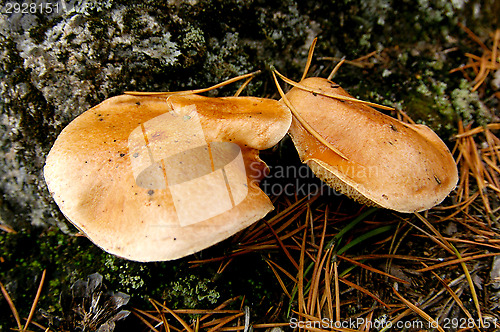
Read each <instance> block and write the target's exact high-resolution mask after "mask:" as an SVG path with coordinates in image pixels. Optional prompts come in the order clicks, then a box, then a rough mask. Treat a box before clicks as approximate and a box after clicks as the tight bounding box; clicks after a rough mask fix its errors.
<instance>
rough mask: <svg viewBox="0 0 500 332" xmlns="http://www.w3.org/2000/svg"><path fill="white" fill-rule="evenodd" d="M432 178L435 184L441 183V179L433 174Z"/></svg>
mask: <svg viewBox="0 0 500 332" xmlns="http://www.w3.org/2000/svg"><path fill="white" fill-rule="evenodd" d="M434 180H436V182H437V184H441V180H439V178H438V177H437V176H435V175H434Z"/></svg>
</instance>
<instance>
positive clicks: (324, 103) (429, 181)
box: [286, 77, 458, 212]
mask: <svg viewBox="0 0 500 332" xmlns="http://www.w3.org/2000/svg"><path fill="white" fill-rule="evenodd" d="M300 83H301V84H302V85H305V86H307V87H310V88H313V89H316V90H319V91H321V92H324V93H328V94H334V95H338V96H347V97H351V96H350V95H349V94H348V93H347V92H346V91H345V90H343V89H342V88H340V87H339V86H338V85H336V84H334V83H333V82H331V81H329V80H327V79H323V78H318V77H312V78H307V79H305V80H303V81H301V82H300ZM286 97H287V98H288V100H289V101H290V103H291V104H292V105H293V106H294V107H295V109H296V111H297V112H299V113H300V115H301V116H302V118H304V119H305V121H307V122H308V123H309V125H310V126H312V127H313V128H314V129H315V130H316V131H317V132H318V133H319V134H320V135H321V136H322V137H323V138H324V139H326V140H327V141H328V142H329V143H330V144H332V145H333V146H334V147H335V148H337V149H338V150H339V151H340V152H341V153H342V154H344V156H345V157H347V159H344V158H342V157H341V156H339V155H338V154H337V153H335V152H333V151H332V150H331V149H328V148H327V147H326V146H325V145H324V144H321V143H320V142H319V141H318V140H317V139H316V138H314V137H313V136H312V135H311V134H310V133H309V132H308V131H307V130H305V129H304V127H303V126H302V125H301V124H300V123H299V122H298V121H297V120H296V119H295V118H294V119H293V121H292V125H291V127H290V130H289V133H290V136H291V137H292V140H293V142H294V144H295V147H296V148H297V151H298V153H299V156H300V158H301V160H302V161H303V162H304V163H307V164H308V165H309V167H310V168H311V169H312V170H313V172H314V173H315V174H316V175H317V176H318V177H319V178H321V179H322V180H323V181H325V182H326V183H327V184H328V185H330V186H332V187H333V188H335V189H337V190H339V191H340V192H342V193H344V194H345V195H347V196H349V197H351V198H353V199H356V200H358V201H360V202H361V203H366V204H369V205H375V206H380V207H384V208H387V209H392V210H396V211H400V212H415V211H422V210H427V209H430V208H431V207H433V206H435V205H437V204H439V203H440V202H441V201H442V200H443V199H444V198H445V197H446V196H447V195H448V194H449V193H450V191H451V190H453V188H454V187H455V186H456V184H457V182H458V172H457V167H456V165H455V161H454V160H453V157H452V155H451V153H450V151H449V149H448V148H447V147H446V145H445V144H444V143H443V142H442V141H441V139H440V138H439V137H438V136H437V135H436V134H435V133H434V132H433V131H432V130H431V129H429V128H428V127H427V126H424V125H412V124H406V123H403V122H401V121H398V120H397V119H394V118H392V117H390V116H387V115H385V114H383V113H380V112H378V111H376V110H375V109H373V108H371V107H369V106H366V105H363V104H362V103H360V102H352V101H341V100H338V99H334V98H331V97H326V96H322V95H320V94H313V93H311V92H307V91H304V90H302V89H300V88H297V87H294V88H293V89H291V90H290V91H289V92H288V93H287V94H286Z"/></svg>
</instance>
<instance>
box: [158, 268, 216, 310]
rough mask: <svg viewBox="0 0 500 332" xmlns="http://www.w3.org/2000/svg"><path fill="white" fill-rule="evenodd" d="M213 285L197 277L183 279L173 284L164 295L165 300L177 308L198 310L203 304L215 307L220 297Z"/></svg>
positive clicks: (207, 280) (191, 276) (190, 276)
mask: <svg viewBox="0 0 500 332" xmlns="http://www.w3.org/2000/svg"><path fill="white" fill-rule="evenodd" d="M213 287H214V286H213V283H212V282H211V281H210V280H209V279H206V278H203V279H200V278H199V277H197V276H195V275H189V276H186V277H181V278H179V280H176V281H174V282H172V283H171V284H170V285H169V286H168V287H167V289H166V291H165V293H164V298H165V299H167V300H168V301H169V303H171V304H172V305H174V306H175V307H186V308H196V307H202V306H203V304H206V305H213V304H214V303H216V302H217V300H218V299H219V297H220V294H219V292H217V290H216V289H214V288H213Z"/></svg>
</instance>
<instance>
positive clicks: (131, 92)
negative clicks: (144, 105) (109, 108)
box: [124, 70, 260, 96]
mask: <svg viewBox="0 0 500 332" xmlns="http://www.w3.org/2000/svg"><path fill="white" fill-rule="evenodd" d="M258 74H260V70H257V71H254V72H251V73H248V74H244V75H240V76H236V77H233V78H231V79H228V80H227V81H224V82H221V83H218V84H215V85H212V86H210V87H208V88H203V89H195V90H185V91H168V92H142V91H125V92H124V94H126V95H132V96H165V95H166V96H170V95H178V96H182V95H190V94H194V93H203V92H207V91H210V90H215V89H218V88H220V87H223V86H225V85H228V84H231V83H234V82H237V81H239V80H242V79H245V78H249V77H251V78H253V77H254V76H255V75H258ZM247 84H248V83H247V82H245V83H244V84H243V87H245V86H246V85H247ZM238 91H239V90H238ZM239 92H240V93H241V91H239Z"/></svg>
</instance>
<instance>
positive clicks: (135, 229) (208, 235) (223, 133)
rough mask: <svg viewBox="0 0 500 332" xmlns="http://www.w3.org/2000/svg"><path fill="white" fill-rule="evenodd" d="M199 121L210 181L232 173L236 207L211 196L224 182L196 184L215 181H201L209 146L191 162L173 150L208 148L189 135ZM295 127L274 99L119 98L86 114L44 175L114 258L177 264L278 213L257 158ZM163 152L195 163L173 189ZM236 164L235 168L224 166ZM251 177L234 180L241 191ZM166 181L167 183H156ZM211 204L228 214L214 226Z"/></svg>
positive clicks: (67, 133)
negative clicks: (264, 188)
mask: <svg viewBox="0 0 500 332" xmlns="http://www.w3.org/2000/svg"><path fill="white" fill-rule="evenodd" d="M193 111H195V113H193ZM193 114H194V115H195V116H196V119H198V120H199V122H198V123H199V124H201V127H202V129H203V134H204V136H205V137H204V139H205V140H206V143H207V145H209V146H210V151H211V157H210V159H209V161H208V165H209V166H208V167H210V161H211V162H212V169H210V168H209V171H208V173H210V171H211V170H213V169H214V168H215V171H218V173H217V174H219V175H220V174H222V175H224V174H225V175H224V177H223V178H224V179H225V180H226V184H227V186H228V190H230V192H231V193H230V194H231V195H233V198H232V201H231V202H232V203H233V206H232V207H231V206H230V207H229V208H228V206H227V199H226V198H227V197H219V196H220V194H221V192H222V191H221V190H215V191H210V190H207V186H210V185H211V184H212V182H213V183H214V184H215V183H216V182H217V181H219V182H217V183H220V179H221V177H220V176H219V178H216V177H212V178H210V179H208V178H207V179H208V180H207V181H208V182H207V181H205V182H204V185H203V186H197V185H196V183H194V184H193V183H191V184H190V185H189V186H188V185H187V184H188V182H189V181H190V180H193V179H194V180H196V179H198V178H199V177H200V176H211V175H213V174H215V173H216V172H212V173H210V174H208V173H207V172H205V173H207V174H194V173H193V172H200V169H201V168H200V167H201V166H199V167H198V166H197V165H201V164H202V163H206V162H207V159H206V158H205V157H204V156H206V155H207V151H208V149H207V146H206V145H205V146H202V145H198V146H195V148H194V149H192V151H194V153H190V154H189V155H187V154H186V153H184V152H182V151H181V153H178V151H174V150H175V149H178V148H179V146H180V148H181V150H182V147H183V146H182V144H184V145H185V146H184V147H185V148H186V149H187V148H188V147H189V146H190V144H191V143H192V142H193V141H196V140H197V139H199V137H194V136H196V135H192V137H188V135H187V134H186V133H189V132H193V131H192V128H193V126H195V125H196V123H195V122H193V118H191V116H192V115H193ZM169 116H170V117H171V118H169ZM162 117H163V118H162ZM158 118H161V119H163V120H162V122H160V123H159V125H158V123H156V124H155V123H154V121H153V120H154V119H158ZM169 119H170V120H169ZM151 121H153V122H151ZM176 121H177V122H176ZM179 121H180V122H179ZM183 121H185V122H186V124H187V126H184V127H183V126H182V123H183ZM290 123H291V115H290V112H289V110H288V109H287V108H286V107H285V106H282V105H281V104H280V103H279V102H278V101H274V100H270V99H261V98H252V97H238V98H236V97H228V98H208V97H202V96H198V95H188V96H170V97H168V98H167V97H151V96H141V97H138V96H130V95H122V96H117V97H113V98H110V99H107V100H105V101H104V102H103V103H101V104H99V105H97V106H95V107H94V108H92V109H90V110H88V111H86V112H85V113H83V114H82V115H80V116H79V117H77V118H76V119H75V120H74V121H73V122H71V123H70V124H69V125H68V126H67V127H66V128H65V129H64V130H63V131H62V132H61V134H60V135H59V137H58V138H57V140H56V142H55V143H54V146H53V147H52V149H51V151H50V153H49V155H48V157H47V160H46V165H45V168H44V176H45V180H46V182H47V185H48V187H49V190H50V192H51V194H52V196H53V197H54V200H55V201H56V203H57V204H58V205H59V207H60V209H61V211H62V212H63V213H64V214H65V216H66V217H67V218H68V219H69V220H70V221H71V222H72V223H73V224H74V225H75V226H76V227H78V228H79V229H80V230H81V231H82V232H84V233H85V234H86V235H87V237H88V238H89V239H90V240H92V241H93V242H94V243H95V244H96V245H98V246H99V247H101V248H102V249H104V250H105V251H107V252H110V253H112V254H115V255H117V256H121V257H124V258H128V259H131V260H136V261H161V260H171V259H176V258H180V257H183V256H187V255H189V254H191V253H194V252H196V251H199V250H201V249H204V248H206V247H208V246H211V245H213V244H215V243H217V242H220V241H222V240H224V239H225V238H227V237H229V236H231V235H232V234H234V233H236V232H238V231H239V230H241V229H243V228H245V227H247V226H249V225H251V224H252V223H254V222H255V221H257V220H259V219H261V218H262V217H264V216H265V215H266V214H267V213H268V212H269V211H270V210H272V209H273V206H272V204H271V202H270V200H269V198H268V197H267V196H266V195H265V194H264V193H263V192H262V190H260V188H259V187H258V185H257V183H258V180H260V178H261V177H262V176H263V174H264V173H265V169H266V165H265V164H264V163H263V162H262V161H261V160H260V159H259V155H258V149H264V148H268V147H270V146H272V145H273V144H276V143H277V142H278V141H279V139H281V138H282V137H283V136H284V135H285V134H286V132H287V130H288V128H289V125H290ZM150 124H152V125H150ZM155 125H156V127H155ZM179 126H180V127H179ZM137 133H139V134H140V135H138V136H137V137H138V138H137V137H136V136H134V135H135V134H137ZM142 133H144V135H142ZM141 137H144V139H145V140H146V145H147V149H146V148H145V147H144V144H142V143H144V142H143V141H141ZM176 140H177V142H176ZM141 142H142V143H141ZM228 142H232V143H228ZM175 144H177V145H175ZM224 144H225V145H224ZM231 144H232V145H231ZM227 145H230V146H229V147H228V146H227ZM235 147H236V148H235ZM162 148H163V152H165V153H166V154H167V157H165V159H163V161H162V162H165V163H167V160H169V162H171V163H175V162H179V163H182V161H183V160H184V161H185V160H188V161H191V163H188V165H185V168H183V169H182V170H185V171H183V172H178V173H179V174H177V173H176V174H174V177H173V179H174V180H171V179H172V177H171V178H169V180H168V186H169V188H167V184H165V183H164V182H165V179H166V177H165V176H163V175H164V173H163V175H162V173H161V172H162V171H164V172H165V171H166V170H168V165H165V164H161V163H160V162H159V161H158V160H156V159H154V158H153V155H154V154H156V153H157V152H158V151H160V150H161V149H162ZM185 151H188V150H185ZM148 154H149V156H148ZM150 157H151V159H147V158H150ZM238 157H239V158H240V159H238ZM155 158H156V157H155ZM186 158H187V159H186ZM153 159H154V160H155V162H156V164H155V165H157V166H158V167H150V168H148V167H147V166H149V165H146V160H149V162H150V164H153V163H152V160H153ZM238 162H240V164H238ZM229 164H230V165H231V167H232V168H231V167H229V166H228V167H225V166H227V165H229ZM160 165H162V167H160ZM238 166H240V168H238ZM241 168H244V170H245V171H244V172H242V169H241ZM178 170H179V168H178V167H177V171H178ZM174 171H175V170H174ZM222 171H224V172H222ZM148 172H149V173H148ZM174 173H175V172H174ZM201 173H203V172H201ZM242 173H243V176H246V177H244V180H245V181H244V182H243V183H241V181H240V182H235V181H236V180H235V181H233V182H234V183H236V185H234V186H233V185H232V184H233V183H232V182H231V181H232V179H237V178H238V177H240V179H241V175H242ZM158 174H160V176H159V177H160V178H161V179H159V180H158V179H156V180H158V181H156V182H155V183H147V181H146V180H147V179H148V177H149V178H151V179H153V180H154V178H155V176H156V175H158ZM183 176H184V177H185V178H183ZM186 176H187V177H186ZM164 178H165V179H164ZM162 181H163V182H162ZM210 181H212V182H210ZM162 184H163V186H162ZM176 185H177V186H176ZM151 186H152V187H151ZM155 186H156V187H155ZM174 187H175V190H176V191H174ZM210 188H211V187H210ZM214 188H215V187H214ZM224 192H226V190H224ZM226 194H227V192H226ZM181 200H182V202H181V203H182V204H183V206H181V208H182V211H183V212H182V215H181V213H180V212H179V211H180V208H179V205H178V204H179V202H180V201H181ZM176 204H177V205H176ZM207 205H208V207H209V208H210V209H211V210H212V211H216V210H217V211H223V213H220V214H217V215H213V216H210V217H209V218H208V219H207V218H205V217H206V215H204V213H203V211H202V209H203V208H207ZM200 211H201V212H200ZM181 219H182V220H181ZM191 219H192V221H191Z"/></svg>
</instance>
